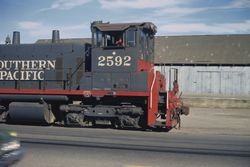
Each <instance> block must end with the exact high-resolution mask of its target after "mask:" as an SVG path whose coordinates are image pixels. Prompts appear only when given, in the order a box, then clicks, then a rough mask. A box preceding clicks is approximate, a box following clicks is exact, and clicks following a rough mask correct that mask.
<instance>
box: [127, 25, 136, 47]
mask: <svg viewBox="0 0 250 167" xmlns="http://www.w3.org/2000/svg"><path fill="white" fill-rule="evenodd" d="M126 38H127V46H128V47H134V46H135V30H133V29H130V30H128V31H127V33H126Z"/></svg>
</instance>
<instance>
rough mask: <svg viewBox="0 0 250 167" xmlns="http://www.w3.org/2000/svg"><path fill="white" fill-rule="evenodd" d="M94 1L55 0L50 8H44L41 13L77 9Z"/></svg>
mask: <svg viewBox="0 0 250 167" xmlns="http://www.w3.org/2000/svg"><path fill="white" fill-rule="evenodd" d="M91 1H92V0H55V1H54V2H53V3H52V4H51V6H50V7H49V8H43V9H40V10H39V11H40V12H41V11H47V10H52V9H59V10H69V9H72V8H75V7H79V6H82V5H85V4H86V3H89V2H91Z"/></svg>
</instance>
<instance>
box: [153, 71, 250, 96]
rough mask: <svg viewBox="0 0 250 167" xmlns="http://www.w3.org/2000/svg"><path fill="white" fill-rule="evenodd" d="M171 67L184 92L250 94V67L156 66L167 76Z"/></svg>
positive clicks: (227, 94) (231, 94)
mask: <svg viewBox="0 0 250 167" xmlns="http://www.w3.org/2000/svg"><path fill="white" fill-rule="evenodd" d="M171 68H176V69H178V70H179V83H180V90H181V91H182V92H183V93H184V94H197V95H199V94H211V95H226V96H249V95H250V67H224V66H218V67H215V66H212V67H211V66H161V67H156V69H157V70H159V71H161V72H162V73H163V74H164V75H165V76H166V78H168V71H169V70H170V69H171Z"/></svg>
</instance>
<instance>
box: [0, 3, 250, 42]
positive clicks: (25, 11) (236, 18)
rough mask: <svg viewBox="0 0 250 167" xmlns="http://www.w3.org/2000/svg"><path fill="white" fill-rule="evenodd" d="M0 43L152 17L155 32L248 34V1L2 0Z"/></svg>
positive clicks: (71, 34) (81, 33) (78, 34)
mask: <svg viewBox="0 0 250 167" xmlns="http://www.w3.org/2000/svg"><path fill="white" fill-rule="evenodd" d="M0 20H1V22H0V29H1V31H0V43H1V44H2V43H4V41H5V37H6V36H7V35H8V34H9V35H10V36H12V31H20V32H21V42H22V43H33V42H35V41H36V40H37V39H41V38H51V31H52V30H53V29H59V30H60V36H61V38H82V37H90V28H89V27H90V23H91V22H92V21H94V20H103V21H104V22H108V21H110V22H142V21H151V22H153V23H154V24H155V25H156V26H157V27H158V32H157V35H158V36H163V35H164V36H173V35H210V34H250V0H0Z"/></svg>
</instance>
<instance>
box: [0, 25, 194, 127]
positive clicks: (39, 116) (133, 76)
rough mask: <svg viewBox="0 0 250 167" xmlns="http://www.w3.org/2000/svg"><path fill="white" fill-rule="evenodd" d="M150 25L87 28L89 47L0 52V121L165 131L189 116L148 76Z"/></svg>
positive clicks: (153, 74) (161, 82)
mask: <svg viewBox="0 0 250 167" xmlns="http://www.w3.org/2000/svg"><path fill="white" fill-rule="evenodd" d="M156 31H157V28H156V26H155V25H154V24H153V23H151V22H141V23H109V22H102V21H94V22H92V23H91V32H92V38H91V42H89V43H87V42H85V43H84V44H79V43H73V42H72V43H62V42H61V41H60V37H59V31H58V30H54V31H53V34H52V42H51V43H45V44H39V43H35V44H20V33H19V32H14V34H13V41H12V44H10V42H9V40H6V44H5V45H0V117H1V119H2V120H3V121H6V122H10V123H12V122H14V123H38V124H60V125H65V126H75V125H77V126H79V125H80V126H95V125H97V124H109V125H111V126H113V127H114V128H136V129H138V128H143V129H145V128H158V129H167V130H169V129H171V128H173V127H176V126H177V125H178V124H180V115H182V114H185V115H187V114H188V113H189V108H188V107H187V106H184V105H183V102H182V101H181V99H180V97H178V92H179V85H178V82H177V80H178V77H177V74H178V73H177V72H176V71H175V72H174V77H170V78H174V79H173V82H172V81H171V82H172V83H173V89H171V90H167V88H168V87H170V86H169V85H168V83H169V81H167V80H166V78H165V76H164V75H163V74H161V73H160V72H159V71H156V70H155V69H154V36H155V34H156Z"/></svg>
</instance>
